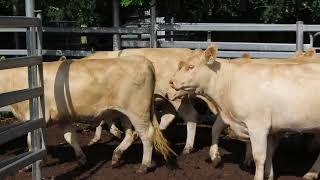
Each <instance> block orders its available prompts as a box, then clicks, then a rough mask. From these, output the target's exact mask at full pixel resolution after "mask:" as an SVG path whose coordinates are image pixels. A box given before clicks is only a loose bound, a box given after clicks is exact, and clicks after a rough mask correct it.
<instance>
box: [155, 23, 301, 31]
mask: <svg viewBox="0 0 320 180" xmlns="http://www.w3.org/2000/svg"><path fill="white" fill-rule="evenodd" d="M157 31H248V32H267V31H270V32H279V31H296V24H246V23H241V24H239V23H210V24H208V23H190V24H188V23H175V24H158V25H157Z"/></svg>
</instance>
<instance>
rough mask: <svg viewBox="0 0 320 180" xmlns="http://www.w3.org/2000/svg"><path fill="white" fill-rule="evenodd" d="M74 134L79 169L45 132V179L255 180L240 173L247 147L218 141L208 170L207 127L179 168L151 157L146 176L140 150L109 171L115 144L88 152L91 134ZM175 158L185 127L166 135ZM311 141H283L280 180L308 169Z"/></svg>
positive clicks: (24, 175)
mask: <svg viewBox="0 0 320 180" xmlns="http://www.w3.org/2000/svg"><path fill="white" fill-rule="evenodd" d="M74 126H75V128H76V129H77V133H78V136H79V139H80V144H81V145H82V147H83V149H84V152H85V154H86V155H87V157H88V164H87V165H86V166H85V167H79V165H78V164H77V161H76V159H75V156H74V153H73V150H72V148H71V147H70V146H69V145H67V144H66V142H65V141H64V139H63V136H62V133H61V131H60V130H59V128H58V126H53V127H50V128H48V130H47V131H48V146H47V148H48V161H47V164H46V165H45V166H44V167H43V169H42V175H43V178H44V179H57V180H63V179H93V180H98V179H108V180H112V179H119V180H127V179H128V180H129V179H130V180H131V179H139V180H140V179H141V180H144V179H145V180H157V179H172V180H173V179H174V180H180V179H181V180H182V179H183V180H187V179H190V180H191V179H202V180H204V179H225V180H228V179H230V180H247V179H253V169H251V170H245V169H242V168H241V167H240V162H241V161H242V160H243V158H244V150H245V144H244V143H242V142H240V141H237V140H232V139H229V138H227V137H226V136H221V143H220V146H221V151H222V152H223V153H224V156H223V163H222V164H221V165H220V166H219V167H218V168H214V167H212V165H211V163H210V159H209V155H208V152H209V145H210V132H211V129H210V128H209V127H198V129H197V136H196V143H195V149H196V150H195V152H193V153H192V154H189V155H179V156H178V157H177V160H176V162H177V164H176V165H174V163H171V164H170V165H168V164H166V163H165V162H164V160H163V159H162V157H161V156H160V155H159V154H158V153H154V155H153V156H154V159H155V161H156V163H157V167H156V168H155V169H154V170H152V171H151V172H149V173H148V174H146V175H139V174H136V173H135V170H136V169H137V168H138V167H139V165H140V162H141V159H142V145H141V143H140V142H139V141H137V142H135V143H134V144H133V146H131V147H130V148H129V149H128V151H127V152H126V153H125V154H124V162H123V165H122V166H121V167H119V168H117V169H112V168H111V157H112V152H113V150H114V149H115V147H116V145H117V144H119V142H120V141H119V140H117V139H115V138H113V137H112V135H110V134H109V133H108V132H106V131H104V132H103V136H102V141H100V142H99V143H98V144H96V145H93V146H87V145H86V144H87V143H88V142H89V140H90V138H92V137H93V134H94V128H93V127H89V126H88V125H86V124H82V123H75V124H74ZM165 135H166V137H167V138H168V139H169V140H170V141H171V145H172V147H173V148H174V150H175V151H176V152H177V153H179V154H180V153H181V151H182V149H183V146H184V141H185V137H186V129H185V126H184V125H181V124H180V125H173V126H171V127H169V128H168V129H167V131H166V133H165ZM309 140H310V138H308V137H307V138H304V139H303V141H302V142H299V143H293V141H291V140H283V141H282V143H281V145H280V147H279V148H278V150H277V152H276V154H275V158H274V169H275V173H276V175H277V178H278V179H279V180H295V179H302V178H301V177H302V176H303V174H304V173H305V172H306V171H307V170H308V168H310V167H311V165H312V163H313V161H314V160H315V159H316V156H317V152H308V151H307V149H306V148H305V145H306V144H307V143H308V142H309ZM26 150H27V145H26V137H21V138H18V139H16V140H14V141H12V142H9V143H7V144H5V145H2V146H1V147H0V159H4V158H8V157H11V156H14V155H16V154H19V153H22V152H25V151H26ZM8 179H18V180H19V179H23V180H25V179H31V173H30V172H18V173H17V174H16V176H15V177H10V178H8Z"/></svg>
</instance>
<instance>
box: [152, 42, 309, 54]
mask: <svg viewBox="0 0 320 180" xmlns="http://www.w3.org/2000/svg"><path fill="white" fill-rule="evenodd" d="M158 42H159V45H160V47H163V48H173V47H175V48H199V49H206V48H207V47H208V46H209V45H210V44H212V43H214V44H217V45H218V47H219V49H221V50H244V51H284V52H295V51H296V44H289V43H248V42H205V41H165V40H159V41H158ZM304 47H305V49H306V48H309V47H310V45H309V44H305V45H304Z"/></svg>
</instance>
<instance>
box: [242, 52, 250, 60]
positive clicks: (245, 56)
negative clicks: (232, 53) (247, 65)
mask: <svg viewBox="0 0 320 180" xmlns="http://www.w3.org/2000/svg"><path fill="white" fill-rule="evenodd" d="M241 58H243V59H250V58H251V56H250V54H249V53H243V54H242V56H241Z"/></svg>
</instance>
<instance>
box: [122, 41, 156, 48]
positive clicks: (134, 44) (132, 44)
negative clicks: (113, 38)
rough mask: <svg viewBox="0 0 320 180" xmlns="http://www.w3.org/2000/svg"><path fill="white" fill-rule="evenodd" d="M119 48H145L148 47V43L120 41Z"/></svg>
mask: <svg viewBox="0 0 320 180" xmlns="http://www.w3.org/2000/svg"><path fill="white" fill-rule="evenodd" d="M121 47H126V48H133V47H139V48H145V47H150V41H136V40H135V41H132V40H131V41H130V40H122V41H121Z"/></svg>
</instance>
